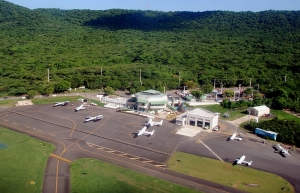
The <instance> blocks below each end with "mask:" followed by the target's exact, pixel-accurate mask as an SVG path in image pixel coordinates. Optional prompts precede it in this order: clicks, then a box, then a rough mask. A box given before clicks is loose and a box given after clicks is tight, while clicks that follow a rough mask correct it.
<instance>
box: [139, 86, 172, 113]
mask: <svg viewBox="0 0 300 193" xmlns="http://www.w3.org/2000/svg"><path fill="white" fill-rule="evenodd" d="M135 97H136V104H137V110H138V111H148V112H151V111H157V112H161V111H163V110H165V109H166V107H167V104H168V97H167V95H166V94H163V93H161V92H159V91H156V90H146V91H143V92H138V93H135Z"/></svg>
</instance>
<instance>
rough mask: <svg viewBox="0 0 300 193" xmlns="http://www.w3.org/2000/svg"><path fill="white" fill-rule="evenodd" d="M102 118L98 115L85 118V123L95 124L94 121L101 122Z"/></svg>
mask: <svg viewBox="0 0 300 193" xmlns="http://www.w3.org/2000/svg"><path fill="white" fill-rule="evenodd" d="M102 118H103V115H98V116H95V117H91V116H88V117H87V118H85V121H84V122H85V123H86V122H89V121H94V122H96V121H99V120H101V119H102Z"/></svg>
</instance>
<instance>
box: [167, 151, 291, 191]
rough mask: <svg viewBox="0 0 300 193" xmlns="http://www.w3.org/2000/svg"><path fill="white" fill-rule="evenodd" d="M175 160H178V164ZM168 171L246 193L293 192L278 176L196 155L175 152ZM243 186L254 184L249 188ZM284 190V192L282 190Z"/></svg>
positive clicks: (287, 183)
mask: <svg viewBox="0 0 300 193" xmlns="http://www.w3.org/2000/svg"><path fill="white" fill-rule="evenodd" d="M177 160H180V162H178V161H177ZM168 166H169V169H170V170H173V171H176V172H179V173H183V174H187V175H190V176H194V177H198V178H202V179H206V180H208V181H213V182H216V183H219V184H223V185H226V186H231V187H234V188H238V189H241V190H245V191H247V192H254V193H256V192H257V193H261V192H290V193H292V192H294V188H293V186H292V185H291V184H290V183H289V182H287V181H286V180H284V179H283V178H281V177H280V176H277V175H274V174H271V173H267V172H263V171H259V170H255V169H252V168H248V167H244V166H239V165H235V166H233V165H232V164H230V163H224V162H221V161H218V160H213V159H209V158H204V157H199V156H196V155H191V154H186V153H181V152H175V153H174V154H173V155H172V157H171V158H170V160H169V162H168ZM245 184H254V186H255V185H258V187H254V186H253V187H250V186H246V185H245ZM282 188H285V191H283V190H282Z"/></svg>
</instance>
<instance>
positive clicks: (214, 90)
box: [214, 79, 216, 91]
mask: <svg viewBox="0 0 300 193" xmlns="http://www.w3.org/2000/svg"><path fill="white" fill-rule="evenodd" d="M215 90H216V79H214V91H215Z"/></svg>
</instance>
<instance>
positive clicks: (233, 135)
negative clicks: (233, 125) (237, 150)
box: [229, 133, 243, 141]
mask: <svg viewBox="0 0 300 193" xmlns="http://www.w3.org/2000/svg"><path fill="white" fill-rule="evenodd" d="M229 139H230V140H235V139H236V140H238V141H241V140H242V139H243V138H242V137H236V133H234V134H232V136H231V137H230V138H229Z"/></svg>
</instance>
